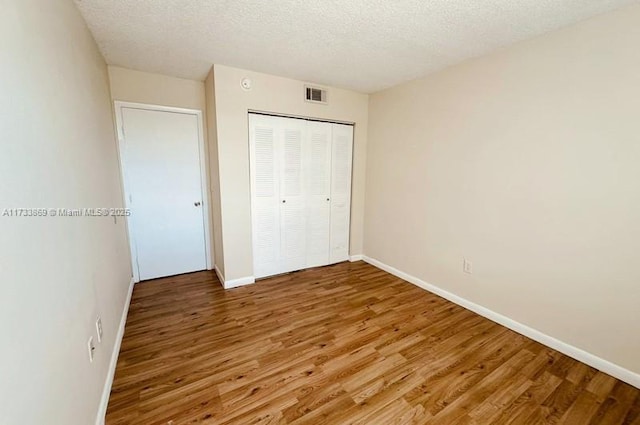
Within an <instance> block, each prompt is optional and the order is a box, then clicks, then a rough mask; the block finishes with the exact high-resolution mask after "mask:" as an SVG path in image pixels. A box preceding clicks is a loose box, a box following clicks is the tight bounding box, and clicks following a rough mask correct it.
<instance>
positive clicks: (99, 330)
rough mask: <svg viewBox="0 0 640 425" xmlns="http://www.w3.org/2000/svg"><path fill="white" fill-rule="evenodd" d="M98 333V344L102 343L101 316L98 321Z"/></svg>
mask: <svg viewBox="0 0 640 425" xmlns="http://www.w3.org/2000/svg"><path fill="white" fill-rule="evenodd" d="M96 333H97V334H98V342H102V319H101V318H100V316H98V318H97V319H96Z"/></svg>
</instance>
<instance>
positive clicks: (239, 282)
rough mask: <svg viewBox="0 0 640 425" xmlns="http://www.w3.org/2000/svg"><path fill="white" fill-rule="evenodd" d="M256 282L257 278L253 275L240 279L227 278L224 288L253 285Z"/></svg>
mask: <svg viewBox="0 0 640 425" xmlns="http://www.w3.org/2000/svg"><path fill="white" fill-rule="evenodd" d="M252 283H256V279H255V278H254V277H253V276H246V277H241V278H239V279H232V280H226V281H225V282H224V289H231V288H237V287H238V286H244V285H251V284H252Z"/></svg>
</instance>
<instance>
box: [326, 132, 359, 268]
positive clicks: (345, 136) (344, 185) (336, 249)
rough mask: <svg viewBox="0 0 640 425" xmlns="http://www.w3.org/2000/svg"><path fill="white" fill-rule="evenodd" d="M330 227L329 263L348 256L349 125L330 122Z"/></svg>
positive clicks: (351, 146)
mask: <svg viewBox="0 0 640 425" xmlns="http://www.w3.org/2000/svg"><path fill="white" fill-rule="evenodd" d="M332 126H333V138H332V142H333V143H332V155H331V157H332V161H331V230H330V253H329V262H330V263H337V262H340V261H345V260H348V259H349V228H350V216H351V168H352V152H353V127H352V126H349V125H343V124H332Z"/></svg>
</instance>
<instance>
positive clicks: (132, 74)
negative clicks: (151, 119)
mask: <svg viewBox="0 0 640 425" xmlns="http://www.w3.org/2000/svg"><path fill="white" fill-rule="evenodd" d="M109 80H110V83H111V97H112V98H113V100H122V101H126V102H138V103H147V104H151V105H161V106H173V107H176V108H187V109H199V110H201V111H205V110H206V102H205V93H204V82H202V81H193V80H185V79H182V78H175V77H169V76H166V75H160V74H152V73H149V72H141V71H135V70H133V69H126V68H120V67H117V66H109Z"/></svg>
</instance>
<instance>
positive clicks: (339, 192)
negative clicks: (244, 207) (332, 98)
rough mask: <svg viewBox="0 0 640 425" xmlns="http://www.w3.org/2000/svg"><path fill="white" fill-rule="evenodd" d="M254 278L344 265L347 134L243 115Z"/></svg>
mask: <svg viewBox="0 0 640 425" xmlns="http://www.w3.org/2000/svg"><path fill="white" fill-rule="evenodd" d="M249 140H250V142H249V144H250V146H249V149H250V167H251V198H252V201H251V204H252V214H251V216H252V225H253V257H254V276H255V277H265V276H271V275H275V274H279V273H286V272H289V271H293V270H300V269H304V268H308V267H315V266H322V265H326V264H331V263H336V262H340V261H344V260H347V259H348V257H349V218H350V210H351V208H350V202H351V156H352V144H353V129H352V127H351V126H348V125H341V124H332V123H326V122H316V121H307V120H300V119H293V118H283V117H272V116H265V115H258V114H249Z"/></svg>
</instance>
